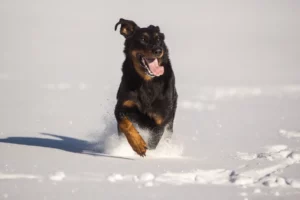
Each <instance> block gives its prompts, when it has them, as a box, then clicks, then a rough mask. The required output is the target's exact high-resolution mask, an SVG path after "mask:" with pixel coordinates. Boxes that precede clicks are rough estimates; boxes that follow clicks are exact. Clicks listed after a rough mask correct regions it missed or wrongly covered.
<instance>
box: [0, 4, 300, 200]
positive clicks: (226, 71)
mask: <svg viewBox="0 0 300 200" xmlns="http://www.w3.org/2000/svg"><path fill="white" fill-rule="evenodd" d="M121 17H122V18H125V19H131V20H134V21H135V22H136V23H137V24H138V25H139V26H148V25H149V24H154V25H158V26H160V28H161V30H162V32H164V33H165V35H166V43H167V45H168V47H169V50H170V57H171V61H172V64H173V68H174V71H175V75H176V86H177V88H178V93H179V103H178V111H177V115H176V119H175V126H174V129H175V132H174V135H173V136H174V137H173V141H172V143H170V144H168V143H162V144H160V146H159V147H158V149H157V150H155V151H148V152H147V157H145V158H141V157H139V156H136V154H135V153H134V152H133V151H132V150H131V148H130V147H129V145H128V144H127V142H126V141H118V140H117V138H116V137H115V134H116V123H115V120H114V117H113V108H114V105H115V103H116V99H115V95H116V91H117V88H118V84H119V82H120V77H121V70H120V69H121V64H122V62H123V60H124V55H123V52H122V51H123V42H124V38H123V37H122V36H121V35H120V34H119V32H118V31H117V32H115V31H114V25H115V23H116V22H117V21H118V20H119V18H121ZM299 36H300V1H293V0H286V1H279V0H273V1H267V0H252V1H231V0H230V1H221V0H220V1H215V0H198V1H196V0H194V1H190V0H186V1H158V0H152V1H144V0H138V1H136V0H131V1H129V0H128V1H115V0H111V1H101V0H86V1H79V0H73V1H71V0H60V1H58V0H52V1H45V0H27V1H22V0H1V1H0V199H33V200H40V199H42V200H48V199H64V200H66V199H186V198H189V199H213V200H217V199H230V200H239V199H240V200H250V199H300V165H299V163H300V142H299V141H300V121H299V120H300V68H299V67H300V66H299V65H300V37H299ZM142 134H146V133H144V132H142Z"/></svg>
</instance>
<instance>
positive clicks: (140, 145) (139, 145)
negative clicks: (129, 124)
mask: <svg viewBox="0 0 300 200" xmlns="http://www.w3.org/2000/svg"><path fill="white" fill-rule="evenodd" d="M127 139H128V142H129V144H130V146H131V147H132V149H133V150H134V151H135V152H136V153H137V154H139V155H140V156H142V157H144V156H146V151H147V144H146V142H145V141H144V139H143V138H142V137H141V136H140V134H138V133H137V134H134V135H131V137H128V138H127Z"/></svg>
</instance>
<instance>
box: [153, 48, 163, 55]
mask: <svg viewBox="0 0 300 200" xmlns="http://www.w3.org/2000/svg"><path fill="white" fill-rule="evenodd" d="M152 53H153V54H154V55H155V56H157V57H159V56H161V54H162V49H161V48H155V49H153V50H152Z"/></svg>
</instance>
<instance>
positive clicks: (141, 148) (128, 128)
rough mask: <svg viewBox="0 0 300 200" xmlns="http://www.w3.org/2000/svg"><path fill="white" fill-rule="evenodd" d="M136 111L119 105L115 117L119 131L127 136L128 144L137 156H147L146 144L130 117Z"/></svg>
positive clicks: (124, 104)
mask: <svg viewBox="0 0 300 200" xmlns="http://www.w3.org/2000/svg"><path fill="white" fill-rule="evenodd" d="M134 111H135V110H134V108H132V107H131V106H128V104H126V103H123V104H122V105H117V107H116V109H115V116H116V119H117V122H118V130H119V131H120V132H122V133H123V134H124V135H125V136H126V138H127V141H128V143H129V144H130V146H131V147H132V149H133V150H134V151H135V152H136V153H137V154H139V155H140V156H146V151H147V145H146V142H145V141H144V139H143V138H142V136H141V135H140V134H139V132H138V131H137V130H136V128H135V127H134V125H133V123H132V121H131V120H130V117H129V116H130V114H131V113H132V112H134Z"/></svg>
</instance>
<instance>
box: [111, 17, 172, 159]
mask: <svg viewBox="0 0 300 200" xmlns="http://www.w3.org/2000/svg"><path fill="white" fill-rule="evenodd" d="M118 25H121V29H120V33H121V35H123V36H124V37H125V48H124V53H125V61H124V62H123V66H122V72H123V76H122V80H121V84H120V86H119V90H118V93H117V105H116V107H115V117H116V120H117V122H118V131H119V135H120V134H121V133H123V134H124V135H125V136H126V138H127V140H128V142H129V144H130V145H131V147H132V149H133V150H134V151H135V152H136V153H138V154H139V155H140V156H145V155H146V150H147V149H155V148H156V146H157V145H158V143H159V141H160V139H161V137H162V135H163V134H164V131H165V129H166V130H167V131H168V132H169V133H172V132H173V121H174V117H175V112H176V107H177V91H176V88H175V76H174V73H173V70H172V66H171V62H170V60H169V52H168V48H167V46H166V44H165V42H164V39H165V36H164V34H163V33H161V32H160V29H159V27H158V26H153V25H150V26H148V27H146V28H140V27H139V26H137V25H136V23H135V22H133V21H131V20H125V19H122V18H121V19H120V21H119V22H118V23H117V24H116V25H115V30H117V27H118ZM134 124H137V125H138V126H139V127H141V128H142V129H147V130H149V132H150V138H149V140H148V141H147V143H146V142H145V141H144V139H143V138H142V137H141V135H140V134H139V132H138V131H137V129H136V127H135V125H134ZM170 135H171V134H170ZM170 135H169V136H170Z"/></svg>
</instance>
